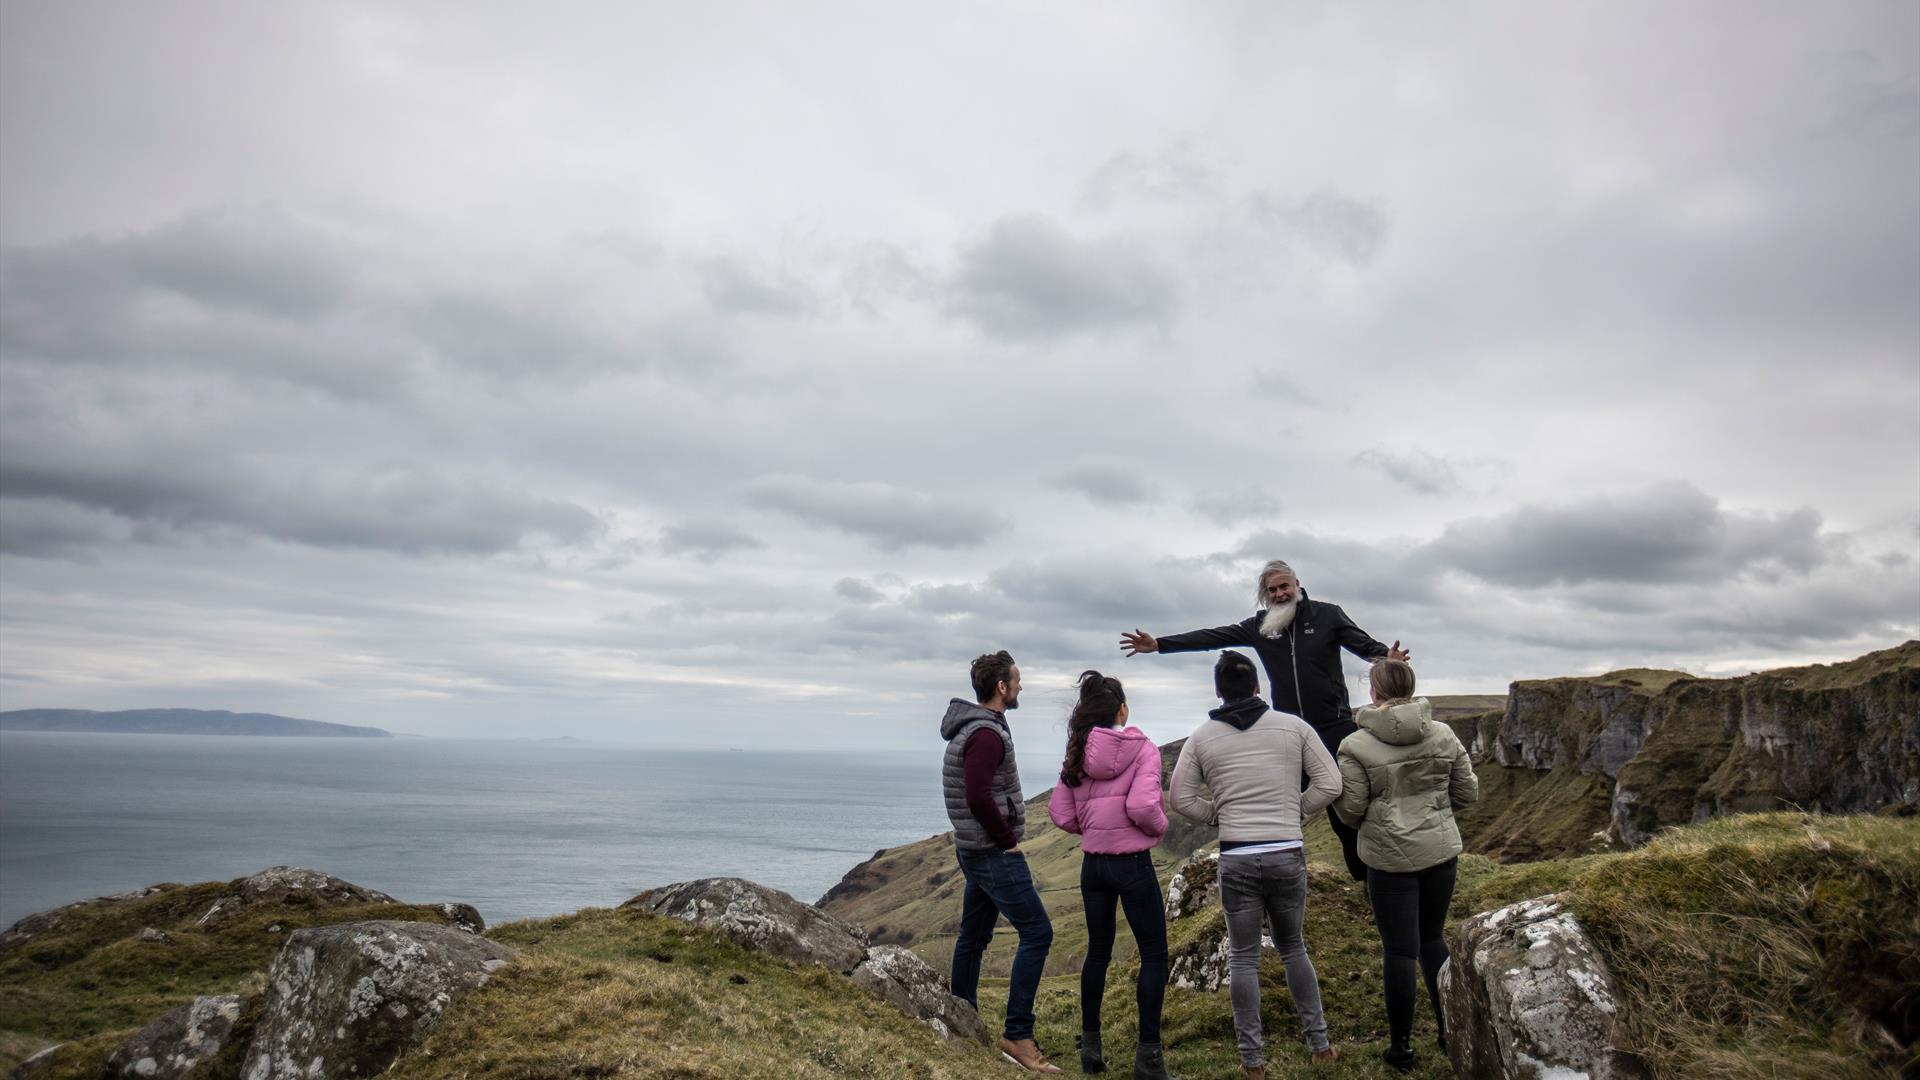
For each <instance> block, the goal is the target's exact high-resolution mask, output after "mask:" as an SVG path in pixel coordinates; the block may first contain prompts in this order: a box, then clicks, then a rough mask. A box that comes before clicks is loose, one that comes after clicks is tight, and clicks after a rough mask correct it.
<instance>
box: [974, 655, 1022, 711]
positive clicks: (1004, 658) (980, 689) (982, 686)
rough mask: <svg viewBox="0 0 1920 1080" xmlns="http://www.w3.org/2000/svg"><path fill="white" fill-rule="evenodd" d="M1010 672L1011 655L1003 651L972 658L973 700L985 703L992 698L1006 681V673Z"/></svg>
mask: <svg viewBox="0 0 1920 1080" xmlns="http://www.w3.org/2000/svg"><path fill="white" fill-rule="evenodd" d="M1012 670H1013V654H1012V653H1010V652H1008V651H1007V650H1005V649H1001V650H1000V651H999V652H997V653H982V654H981V655H979V656H976V657H974V658H973V700H975V701H986V700H988V699H989V698H991V697H993V695H994V693H995V692H996V691H998V690H999V688H1000V684H1001V683H1003V682H1006V681H1007V673H1008V672H1010V671H1012Z"/></svg>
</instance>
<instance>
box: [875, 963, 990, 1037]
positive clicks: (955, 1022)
mask: <svg viewBox="0 0 1920 1080" xmlns="http://www.w3.org/2000/svg"><path fill="white" fill-rule="evenodd" d="M853 981H854V982H857V983H859V984H860V985H861V986H864V987H866V988H867V989H869V990H871V991H873V992H874V993H876V994H878V995H880V997H882V998H884V999H886V1001H888V1002H889V1003H891V1004H892V1005H893V1007H894V1008H897V1009H899V1010H900V1011H901V1012H903V1013H906V1014H907V1015H908V1016H912V1017H916V1018H918V1019H920V1020H924V1021H926V1024H927V1026H928V1027H930V1028H932V1029H933V1030H934V1031H936V1032H938V1033H939V1035H940V1037H941V1038H943V1039H945V1040H947V1041H948V1042H950V1043H953V1044H955V1045H957V1046H958V1045H965V1044H967V1043H970V1042H971V1043H978V1044H980V1045H981V1046H986V1045H989V1044H990V1043H991V1042H992V1039H991V1037H990V1036H989V1035H988V1033H987V1025H986V1024H985V1023H983V1022H981V1020H980V1013H979V1011H978V1010H976V1009H975V1008H974V1007H973V1006H972V1005H969V1004H967V1003H966V1002H965V1001H962V1000H961V999H959V998H957V997H954V996H953V993H952V991H950V990H949V989H948V987H947V980H946V978H945V977H943V976H942V975H941V974H940V973H939V972H937V971H935V970H934V969H933V965H931V964H929V963H927V962H926V961H925V960H922V959H920V957H919V956H917V955H915V954H914V952H913V950H911V949H904V948H901V947H900V946H898V945H876V946H874V947H873V948H872V949H870V950H868V952H867V958H866V959H865V960H863V961H861V963H860V966H858V967H856V968H854V969H853Z"/></svg>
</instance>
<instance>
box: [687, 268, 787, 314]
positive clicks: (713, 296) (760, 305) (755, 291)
mask: <svg viewBox="0 0 1920 1080" xmlns="http://www.w3.org/2000/svg"><path fill="white" fill-rule="evenodd" d="M701 278H702V281H703V283H704V285H705V287H706V292H707V300H708V301H709V302H711V303H712V304H713V305H714V306H715V307H717V308H720V309H722V310H725V311H737V312H742V313H745V314H748V315H769V316H774V317H776V318H793V317H795V316H798V315H805V314H806V313H807V312H809V311H811V310H813V308H814V300H813V296H812V294H811V293H809V292H808V290H807V288H806V286H805V285H803V284H801V283H800V282H798V281H795V280H793V279H791V278H788V277H785V276H784V275H776V276H774V277H772V278H769V277H768V276H767V275H762V274H757V273H754V272H752V271H751V270H749V269H748V268H747V267H746V266H744V265H742V264H741V263H740V262H739V260H736V259H725V258H722V259H709V260H708V261H707V262H706V264H705V266H703V267H702V269H701Z"/></svg>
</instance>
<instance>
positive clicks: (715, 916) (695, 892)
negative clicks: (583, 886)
mask: <svg viewBox="0 0 1920 1080" xmlns="http://www.w3.org/2000/svg"><path fill="white" fill-rule="evenodd" d="M620 906H621V907H622V908H627V909H638V910H640V911H651V912H653V913H654V914H656V915H668V916H671V917H673V918H676V919H680V920H682V921H683V922H690V923H694V924H696V925H699V926H707V927H711V928H713V929H715V930H718V931H720V932H721V933H722V934H724V935H726V936H727V937H728V938H730V939H731V940H733V941H734V942H736V943H738V944H740V945H743V946H745V947H747V948H749V949H758V950H760V951H761V952H766V953H771V954H773V955H774V956H783V957H785V958H787V959H789V960H797V961H799V962H801V963H805V964H818V965H820V966H821V967H823V968H827V969H829V970H832V971H838V972H840V973H841V974H842V975H845V974H848V973H850V972H852V971H853V969H854V968H856V967H858V966H860V962H861V961H862V960H865V959H866V958H867V932H866V931H865V930H862V929H860V928H859V927H857V926H855V925H853V924H852V923H849V922H843V921H841V920H840V919H836V918H834V917H833V916H831V915H829V914H827V913H826V912H824V911H821V910H820V909H819V908H817V907H814V906H812V905H811V904H803V903H801V902H800V901H798V900H795V899H794V898H793V897H791V896H789V895H787V894H786V893H783V892H781V891H780V890H778V889H769V888H767V887H766V886H765V885H760V884H756V883H755V882H751V881H748V880H746V879H744V878H700V879H698V880H696V881H682V882H679V883H677V884H673V885H665V886H662V887H660V888H658V889H648V890H647V891H646V892H643V893H641V894H640V895H638V896H636V897H634V898H633V899H631V900H629V901H627V902H626V903H624V904H622V905H620Z"/></svg>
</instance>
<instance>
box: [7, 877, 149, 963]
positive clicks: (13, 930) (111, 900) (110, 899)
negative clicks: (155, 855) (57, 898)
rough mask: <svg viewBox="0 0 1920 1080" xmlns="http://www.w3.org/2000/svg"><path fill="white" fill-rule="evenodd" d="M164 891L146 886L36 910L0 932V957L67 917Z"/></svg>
mask: <svg viewBox="0 0 1920 1080" xmlns="http://www.w3.org/2000/svg"><path fill="white" fill-rule="evenodd" d="M163 888H165V886H163V885H149V886H147V887H146V888H144V889H134V890H133V891H131V892H123V893H115V894H113V895H112V896H96V897H93V898H92V899H90V900H76V901H74V902H73V903H71V904H65V905H62V906H61V907H57V908H52V909H50V910H47V911H36V912H34V913H33V914H32V915H29V916H27V917H26V918H24V919H21V920H20V921H19V922H16V923H14V924H13V925H12V926H10V927H8V928H7V929H6V930H4V931H0V955H4V954H6V953H9V952H12V951H13V950H14V949H17V948H19V947H20V946H22V945H25V944H26V943H27V942H29V941H31V940H33V939H34V938H35V937H38V936H39V935H41V934H44V933H46V932H47V931H49V930H51V929H53V928H54V927H56V926H59V925H60V922H61V920H62V919H65V918H66V917H68V916H69V915H73V914H75V913H77V912H82V911H90V910H93V909H97V908H101V907H110V906H112V905H115V904H127V903H131V902H133V901H135V900H144V899H146V898H147V897H149V896H152V895H153V894H154V893H157V892H159V891H161V890H162V889H163Z"/></svg>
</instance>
